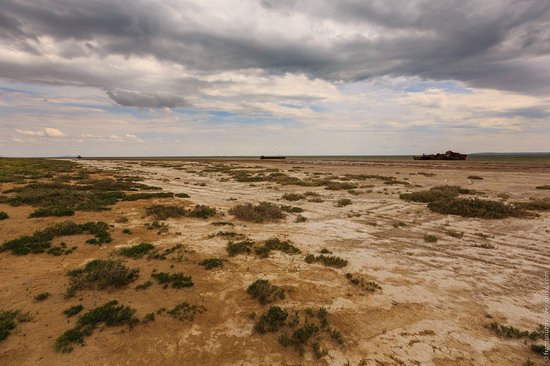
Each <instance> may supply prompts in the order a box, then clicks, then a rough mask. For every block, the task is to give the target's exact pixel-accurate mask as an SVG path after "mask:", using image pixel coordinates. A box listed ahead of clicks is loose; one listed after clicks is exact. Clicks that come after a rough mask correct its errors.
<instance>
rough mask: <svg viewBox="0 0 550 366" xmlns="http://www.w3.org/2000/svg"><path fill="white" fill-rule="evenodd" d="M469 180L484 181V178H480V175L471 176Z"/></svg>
mask: <svg viewBox="0 0 550 366" xmlns="http://www.w3.org/2000/svg"><path fill="white" fill-rule="evenodd" d="M468 179H473V180H483V177H480V176H479V175H469V176H468Z"/></svg>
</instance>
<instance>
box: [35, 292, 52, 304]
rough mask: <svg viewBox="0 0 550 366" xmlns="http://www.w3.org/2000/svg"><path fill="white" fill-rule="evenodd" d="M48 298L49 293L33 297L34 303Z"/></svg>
mask: <svg viewBox="0 0 550 366" xmlns="http://www.w3.org/2000/svg"><path fill="white" fill-rule="evenodd" d="M49 297H50V293H49V292H41V293H39V294H38V295H36V296H35V297H34V301H36V302H42V301H44V300H46V299H48V298H49Z"/></svg>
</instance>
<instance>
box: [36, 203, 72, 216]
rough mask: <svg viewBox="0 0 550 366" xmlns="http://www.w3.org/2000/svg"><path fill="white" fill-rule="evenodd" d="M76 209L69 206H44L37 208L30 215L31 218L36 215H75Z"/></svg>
mask: <svg viewBox="0 0 550 366" xmlns="http://www.w3.org/2000/svg"><path fill="white" fill-rule="evenodd" d="M73 215H74V210H73V209H71V208H67V207H61V206H53V207H44V208H39V209H37V210H35V211H34V212H33V213H31V214H30V215H29V218H34V217H48V216H57V217H61V216H73Z"/></svg>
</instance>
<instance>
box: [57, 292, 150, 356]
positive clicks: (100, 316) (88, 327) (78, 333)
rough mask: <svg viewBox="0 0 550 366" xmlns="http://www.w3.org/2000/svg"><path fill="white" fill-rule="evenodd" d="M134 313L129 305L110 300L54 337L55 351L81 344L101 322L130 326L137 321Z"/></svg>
mask: <svg viewBox="0 0 550 366" xmlns="http://www.w3.org/2000/svg"><path fill="white" fill-rule="evenodd" d="M134 313H135V310H134V309H132V308H130V307H129V306H123V305H118V302H117V301H116V300H114V301H110V302H108V303H106V304H104V305H102V306H99V307H97V308H94V309H92V310H90V311H89V312H87V313H86V314H84V315H83V316H82V317H80V319H78V321H77V323H76V326H75V327H74V328H72V329H69V330H67V331H66V332H65V333H63V334H62V335H61V336H59V337H58V338H57V339H56V341H55V345H54V348H55V350H56V351H57V352H62V353H65V352H71V351H72V350H73V345H74V344H83V343H84V339H85V338H86V337H89V336H91V335H92V333H93V331H94V330H95V329H96V328H97V326H98V325H99V324H101V323H104V324H105V326H107V327H113V326H122V325H128V326H129V327H130V328H131V327H133V326H134V325H135V324H136V323H138V322H139V319H137V318H136V317H135V316H134Z"/></svg>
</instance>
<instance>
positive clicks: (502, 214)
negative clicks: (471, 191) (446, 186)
mask: <svg viewBox="0 0 550 366" xmlns="http://www.w3.org/2000/svg"><path fill="white" fill-rule="evenodd" d="M428 208H429V209H430V210H431V211H433V212H437V213H440V214H444V215H458V216H463V217H478V218H483V219H504V218H507V217H527V216H530V214H529V213H528V212H526V211H525V210H523V209H522V208H519V207H515V206H511V205H506V204H504V203H502V202H499V201H489V200H480V199H478V198H473V199H470V198H453V199H448V200H441V201H434V202H430V203H429V204H428Z"/></svg>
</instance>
